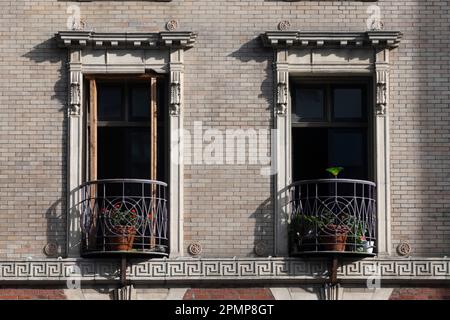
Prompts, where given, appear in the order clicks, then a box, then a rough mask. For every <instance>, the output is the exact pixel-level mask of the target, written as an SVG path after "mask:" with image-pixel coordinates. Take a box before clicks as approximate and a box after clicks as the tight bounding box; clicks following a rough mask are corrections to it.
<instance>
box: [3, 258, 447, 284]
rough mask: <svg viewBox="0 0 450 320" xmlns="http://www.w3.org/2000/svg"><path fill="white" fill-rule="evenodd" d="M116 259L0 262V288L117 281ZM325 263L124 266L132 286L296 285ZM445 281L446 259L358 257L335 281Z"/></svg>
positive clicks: (321, 272) (323, 272)
mask: <svg viewBox="0 0 450 320" xmlns="http://www.w3.org/2000/svg"><path fill="white" fill-rule="evenodd" d="M119 266H120V261H118V260H87V259H80V260H74V259H70V260H69V259H68V260H45V261H7V262H0V284H1V283H5V282H6V283H11V282H23V281H27V282H29V281H31V282H33V281H37V282H68V281H86V282H91V281H95V282H111V281H119V279H120V268H119ZM327 274H328V261H327V260H323V259H322V260H321V259H312V260H311V259H308V260H302V259H294V258H254V259H249V258H243V259H195V258H184V259H155V260H149V261H145V262H142V261H140V262H137V261H136V262H135V263H129V265H128V268H127V278H128V279H129V280H131V281H132V282H154V281H164V282H173V281H176V282H192V281H238V282H246V281H252V282H254V281H271V282H277V281H280V282H286V281H291V280H292V281H296V282H298V281H302V282H323V281H324V280H325V278H326V277H327ZM370 278H378V279H380V281H381V282H383V281H388V282H391V283H392V282H401V281H417V282H421V281H425V282H435V281H439V282H442V281H450V259H438V258H436V259H434V258H430V259H425V258H423V259H389V258H386V259H381V258H380V259H364V260H360V261H357V262H355V261H352V262H351V261H343V262H342V263H341V264H340V266H339V268H338V279H339V280H341V281H352V282H354V281H360V282H363V281H364V282H365V281H367V280H369V279H370Z"/></svg>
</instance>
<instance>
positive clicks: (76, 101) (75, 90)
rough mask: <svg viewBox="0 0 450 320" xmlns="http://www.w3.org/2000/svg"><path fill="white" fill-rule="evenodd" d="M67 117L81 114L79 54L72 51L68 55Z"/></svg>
mask: <svg viewBox="0 0 450 320" xmlns="http://www.w3.org/2000/svg"><path fill="white" fill-rule="evenodd" d="M69 59H70V61H69V103H68V114H69V116H79V115H80V114H81V84H82V81H83V74H82V72H81V52H80V51H79V50H73V51H71V52H70V54H69Z"/></svg>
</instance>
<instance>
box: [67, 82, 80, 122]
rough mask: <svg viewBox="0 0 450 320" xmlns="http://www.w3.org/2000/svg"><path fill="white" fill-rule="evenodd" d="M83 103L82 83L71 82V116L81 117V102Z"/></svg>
mask: <svg viewBox="0 0 450 320" xmlns="http://www.w3.org/2000/svg"><path fill="white" fill-rule="evenodd" d="M80 101H81V90H80V83H78V82H71V83H70V102H69V115H71V116H79V115H80V103H81V102H80Z"/></svg>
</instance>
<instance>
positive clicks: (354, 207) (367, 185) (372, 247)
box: [289, 179, 377, 258]
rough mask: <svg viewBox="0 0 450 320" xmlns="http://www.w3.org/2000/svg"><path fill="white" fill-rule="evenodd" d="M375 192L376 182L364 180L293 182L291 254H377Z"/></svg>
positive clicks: (291, 194)
mask: <svg viewBox="0 0 450 320" xmlns="http://www.w3.org/2000/svg"><path fill="white" fill-rule="evenodd" d="M375 195H376V185H375V183H373V182H370V181H363V180H350V179H321V180H306V181H299V182H295V183H293V184H292V185H290V186H289V197H290V199H289V206H290V212H291V219H290V220H291V221H290V227H289V238H290V253H291V255H293V256H299V255H323V256H331V257H337V256H354V257H355V258H356V257H366V256H374V255H375V252H376V224H377V223H376V200H375Z"/></svg>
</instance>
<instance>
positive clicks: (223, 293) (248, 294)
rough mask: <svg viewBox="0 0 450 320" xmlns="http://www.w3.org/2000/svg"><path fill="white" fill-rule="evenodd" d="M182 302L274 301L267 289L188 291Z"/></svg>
mask: <svg viewBox="0 0 450 320" xmlns="http://www.w3.org/2000/svg"><path fill="white" fill-rule="evenodd" d="M183 300H274V298H273V295H272V293H271V292H270V289H267V288H216V289H211V288H200V289H189V290H187V291H186V293H185V294H184V297H183Z"/></svg>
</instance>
